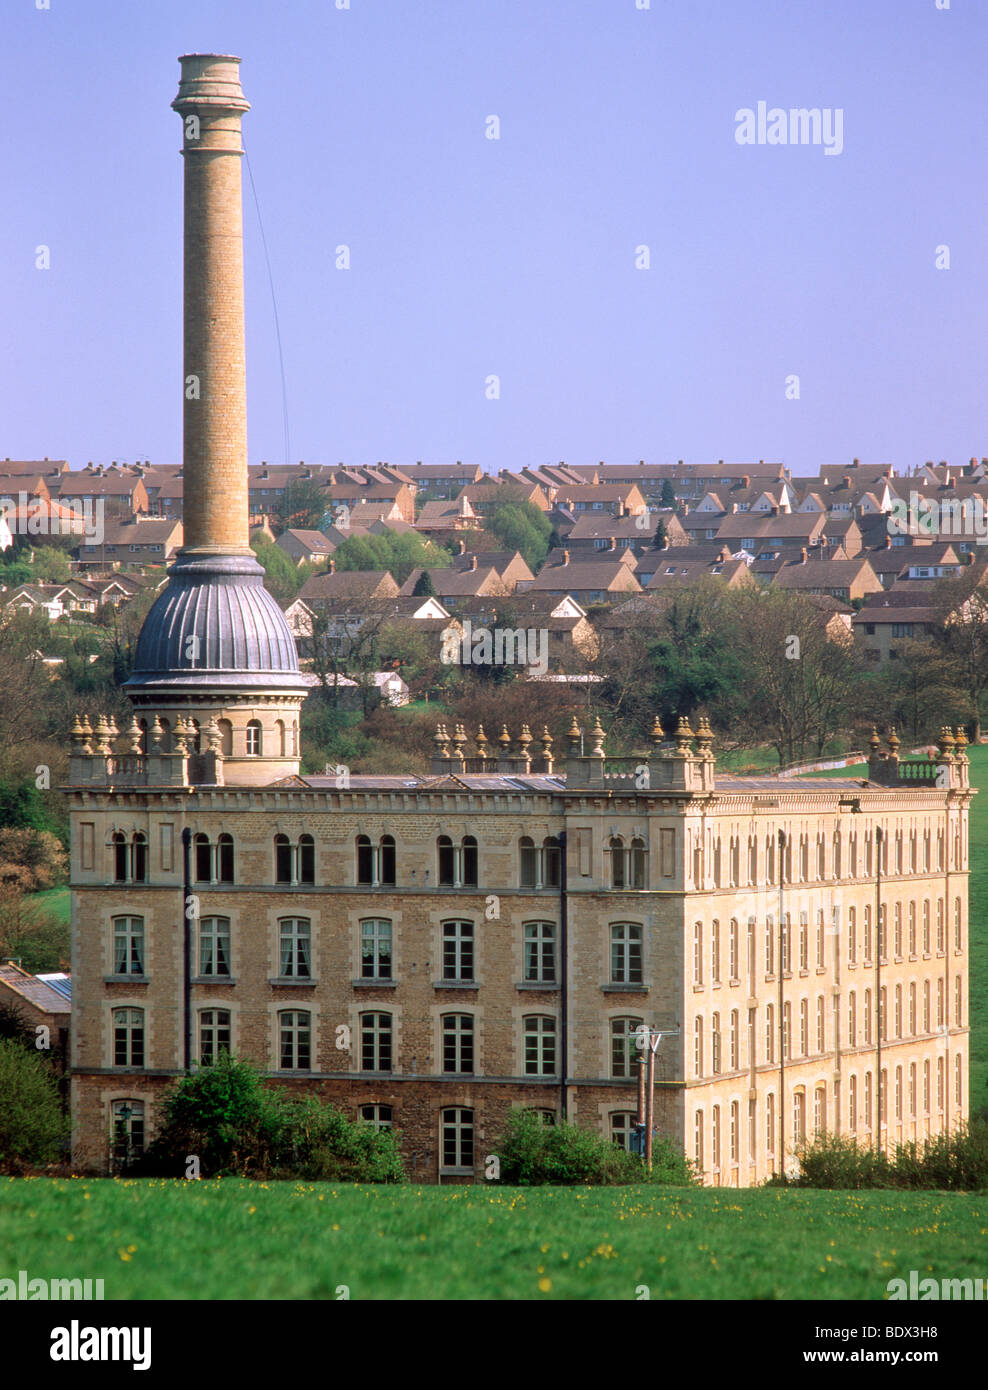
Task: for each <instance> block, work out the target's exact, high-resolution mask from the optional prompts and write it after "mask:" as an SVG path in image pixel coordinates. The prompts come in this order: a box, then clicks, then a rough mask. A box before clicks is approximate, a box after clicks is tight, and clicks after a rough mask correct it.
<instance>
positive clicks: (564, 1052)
mask: <svg viewBox="0 0 988 1390" xmlns="http://www.w3.org/2000/svg"><path fill="white" fill-rule="evenodd" d="M566 883H567V869H566V831H565V830H564V831H562V832H561V834H560V836H559V1073H560V1074H559V1113H560V1116H561V1118H562V1119H564V1120H565V1119H566V1112H567V1107H566V1078H567V1076H568V1075H569V983H568V976H569V958H568V951H567V944H568V942H567V929H568V926H569V921H568V906H569V905H568V900H567V895H566Z"/></svg>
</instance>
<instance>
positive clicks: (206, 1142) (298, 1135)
mask: <svg viewBox="0 0 988 1390" xmlns="http://www.w3.org/2000/svg"><path fill="white" fill-rule="evenodd" d="M159 1126H160V1128H159V1133H158V1136H157V1138H156V1139H155V1140H154V1141H153V1143H152V1144H151V1145H149V1147H148V1149H147V1151H146V1153H145V1154H144V1156H143V1157H142V1158H141V1159H140V1160H139V1161H138V1162H137V1163H136V1164H135V1165H134V1167H135V1169H136V1170H137V1171H140V1172H146V1173H153V1174H161V1175H165V1176H174V1175H175V1174H176V1173H184V1171H185V1166H186V1161H187V1159H188V1157H189V1156H190V1155H192V1154H195V1155H196V1156H197V1157H198V1159H199V1163H200V1170H201V1173H202V1175H203V1177H214V1176H215V1175H216V1174H218V1173H219V1174H229V1173H233V1174H239V1175H241V1176H244V1177H271V1178H307V1179H309V1180H310V1181H315V1180H322V1181H339V1182H401V1181H402V1179H403V1177H404V1174H403V1171H402V1167H401V1161H400V1159H399V1157H398V1148H397V1140H396V1137H395V1136H394V1135H393V1134H392V1133H391V1132H390V1131H380V1132H378V1131H377V1130H375V1129H373V1128H372V1127H371V1126H370V1125H363V1124H360V1123H359V1122H353V1121H351V1120H349V1119H347V1117H346V1116H345V1115H343V1114H342V1113H341V1112H339V1111H338V1110H335V1109H334V1108H333V1107H332V1106H329V1105H323V1104H322V1103H321V1102H319V1101H318V1100H316V1099H315V1098H314V1097H305V1098H301V1099H300V1098H296V1097H293V1096H290V1095H288V1094H286V1092H285V1091H283V1090H281V1089H268V1088H267V1087H265V1085H264V1083H263V1078H262V1074H261V1072H260V1071H259V1070H258V1069H257V1067H255V1066H254V1065H253V1064H252V1063H250V1062H246V1061H237V1060H236V1059H235V1058H233V1057H230V1056H229V1055H228V1054H227V1053H225V1052H222V1053H220V1055H219V1057H218V1058H217V1059H216V1061H215V1062H213V1063H209V1064H207V1065H204V1066H202V1067H200V1068H199V1070H198V1071H197V1072H195V1073H193V1074H192V1075H191V1076H186V1077H183V1078H182V1080H181V1081H179V1082H177V1083H176V1085H175V1086H174V1087H173V1088H172V1089H171V1090H170V1091H169V1092H168V1094H167V1095H166V1096H165V1098H164V1101H163V1103H162V1106H161V1113H160V1118H159Z"/></svg>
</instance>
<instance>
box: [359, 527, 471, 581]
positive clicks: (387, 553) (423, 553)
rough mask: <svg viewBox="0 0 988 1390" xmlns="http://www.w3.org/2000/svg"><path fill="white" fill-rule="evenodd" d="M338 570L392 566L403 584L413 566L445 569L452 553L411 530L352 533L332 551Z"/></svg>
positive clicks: (392, 572) (375, 568)
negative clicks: (352, 534) (377, 533)
mask: <svg viewBox="0 0 988 1390" xmlns="http://www.w3.org/2000/svg"><path fill="white" fill-rule="evenodd" d="M333 559H334V560H335V562H336V568H337V569H338V570H390V572H391V575H392V577H393V579H394V581H395V583H396V584H404V582H405V580H406V579H407V578H408V576H409V575H410V574H411V572H412V570H414V569H443V568H445V567H446V566H447V565H449V563H450V556H449V553H448V552H447V551H445V550H444V549H443V548H442V546H438V545H435V544H433V542H432V541H427V540H425V539H424V538H423V537H422V536H419V535H416V534H414V533H413V532H411V531H402V532H398V531H384V532H382V533H381V534H380V535H374V534H367V535H360V536H350V537H348V539H347V540H345V541H343V543H342V544H341V545H338V546H337V548H336V550H335V551H334V553H333Z"/></svg>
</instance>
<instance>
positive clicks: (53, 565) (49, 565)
mask: <svg viewBox="0 0 988 1390" xmlns="http://www.w3.org/2000/svg"><path fill="white" fill-rule="evenodd" d="M34 574H35V578H36V579H37V580H38V582H39V583H44V584H66V583H68V581H69V580H70V579H71V578H72V566H71V564H70V563H69V557H68V555H67V554H66V552H65V551H64V550H60V549H59V548H58V546H55V545H45V546H41V547H40V548H39V549H38V550H36V551H35V552H34Z"/></svg>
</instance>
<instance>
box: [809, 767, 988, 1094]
mask: <svg viewBox="0 0 988 1390" xmlns="http://www.w3.org/2000/svg"><path fill="white" fill-rule="evenodd" d="M967 754H968V757H969V758H970V760H971V771H970V775H971V785H972V787H977V788H978V789H979V795H978V796H975V797H973V798H972V801H971V823H970V827H969V843H970V852H971V879H970V884H969V889H968V892H969V915H970V945H969V949H970V964H971V999H970V1017H969V1021H970V1025H971V1076H970V1082H971V1091H970V1096H971V1113H972V1114H976V1113H977V1112H978V1111H979V1110H982V1109H985V1108H988V1090H986V1087H988V744H982V745H979V746H976V747H973V748H969V749H968V750H967ZM814 775H815V776H820V777H867V775H868V769H867V766H866V765H865V764H864V763H862V764H860V766H858V767H848V768H842V769H840V770H839V771H835V772H821V773H816V774H814Z"/></svg>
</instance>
